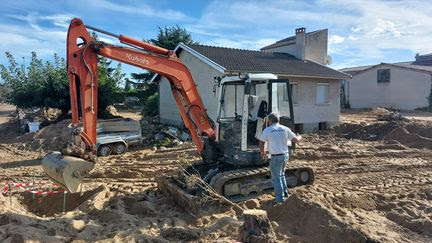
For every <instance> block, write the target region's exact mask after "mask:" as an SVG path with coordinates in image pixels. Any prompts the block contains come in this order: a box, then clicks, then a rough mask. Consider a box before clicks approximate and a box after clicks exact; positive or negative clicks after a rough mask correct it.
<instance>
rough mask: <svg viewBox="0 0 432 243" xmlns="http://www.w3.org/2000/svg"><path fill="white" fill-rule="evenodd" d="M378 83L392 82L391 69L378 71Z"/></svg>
mask: <svg viewBox="0 0 432 243" xmlns="http://www.w3.org/2000/svg"><path fill="white" fill-rule="evenodd" d="M377 81H378V83H385V82H390V69H378V70H377Z"/></svg>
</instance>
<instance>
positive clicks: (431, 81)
mask: <svg viewBox="0 0 432 243" xmlns="http://www.w3.org/2000/svg"><path fill="white" fill-rule="evenodd" d="M340 71H343V72H346V73H349V74H351V75H352V78H351V79H348V80H347V83H346V85H345V90H344V91H345V98H346V102H349V104H350V106H351V108H372V107H377V106H386V107H393V108H396V109H401V110H414V109H418V108H425V107H428V106H430V103H429V97H430V95H431V92H432V54H428V55H416V60H415V61H410V62H398V63H380V64H377V65H370V66H360V67H350V68H344V69H341V70H340Z"/></svg>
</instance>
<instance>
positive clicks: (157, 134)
mask: <svg viewBox="0 0 432 243" xmlns="http://www.w3.org/2000/svg"><path fill="white" fill-rule="evenodd" d="M141 130H142V137H143V142H144V143H146V144H153V145H154V146H155V147H157V148H161V147H165V148H168V147H174V146H178V145H181V144H183V142H187V141H190V139H191V137H190V135H189V133H188V131H187V130H186V129H182V128H179V127H176V126H169V125H164V124H158V123H150V122H148V121H146V120H141Z"/></svg>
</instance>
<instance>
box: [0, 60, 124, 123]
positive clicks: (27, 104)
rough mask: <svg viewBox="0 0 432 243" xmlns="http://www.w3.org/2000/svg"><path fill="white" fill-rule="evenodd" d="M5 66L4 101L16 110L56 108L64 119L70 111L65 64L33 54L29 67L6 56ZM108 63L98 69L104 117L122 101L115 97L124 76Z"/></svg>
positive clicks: (99, 106) (2, 73)
mask: <svg viewBox="0 0 432 243" xmlns="http://www.w3.org/2000/svg"><path fill="white" fill-rule="evenodd" d="M6 58H7V60H8V62H9V65H8V66H5V65H2V64H0V72H1V73H0V75H1V78H2V80H3V82H4V83H3V84H2V86H3V91H4V90H6V92H5V100H6V101H7V102H8V103H11V104H14V105H15V106H17V107H18V108H32V107H39V108H43V109H45V108H58V109H60V110H61V111H62V116H61V117H65V116H66V114H67V113H68V111H69V109H70V98H69V97H70V95H69V80H68V77H67V73H66V63H65V60H64V59H63V58H60V57H59V56H58V55H57V54H54V58H53V61H52V62H43V61H42V60H41V59H39V58H38V57H37V55H36V53H35V52H32V55H31V60H30V63H29V65H28V67H25V66H24V65H18V63H17V62H16V60H15V58H14V57H13V55H12V54H11V53H9V52H6ZM110 65H111V62H110V61H108V60H107V59H106V58H100V62H99V65H98V71H99V73H98V79H99V81H98V84H99V86H98V92H99V96H98V111H99V114H100V115H102V116H103V115H104V114H105V110H106V107H107V106H108V105H112V104H114V103H116V102H119V101H121V99H120V98H119V96H118V95H116V93H117V92H118V91H119V90H120V88H119V83H121V81H122V79H123V77H124V76H125V74H123V73H122V71H121V65H120V64H118V65H117V66H116V67H115V68H112V67H111V66H110Z"/></svg>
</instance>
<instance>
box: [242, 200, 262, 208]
mask: <svg viewBox="0 0 432 243" xmlns="http://www.w3.org/2000/svg"><path fill="white" fill-rule="evenodd" d="M245 206H246V207H247V208H248V209H256V208H260V207H261V205H260V202H259V201H258V199H251V200H247V201H246V202H245Z"/></svg>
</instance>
